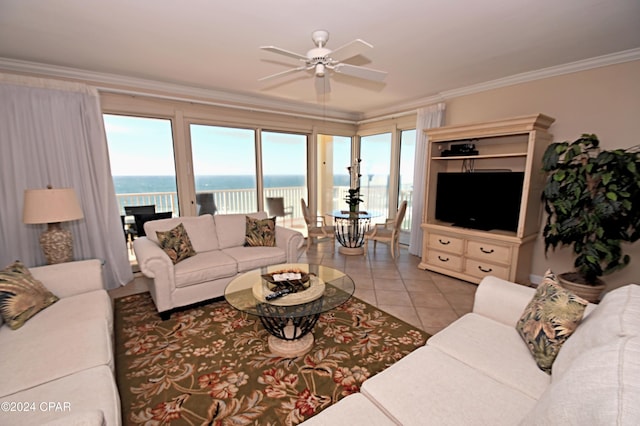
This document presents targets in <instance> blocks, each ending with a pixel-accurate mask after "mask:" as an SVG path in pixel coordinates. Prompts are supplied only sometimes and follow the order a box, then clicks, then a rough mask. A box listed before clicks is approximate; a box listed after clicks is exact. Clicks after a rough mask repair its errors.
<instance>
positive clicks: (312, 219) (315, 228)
mask: <svg viewBox="0 0 640 426" xmlns="http://www.w3.org/2000/svg"><path fill="white" fill-rule="evenodd" d="M300 203H301V204H302V215H303V216H304V221H305V223H306V224H307V248H306V250H305V252H306V251H308V250H309V247H311V240H312V239H313V238H316V239H317V241H318V242H319V241H320V239H321V238H326V239H329V240H330V241H331V246H332V250H333V251H335V249H336V244H335V242H336V233H335V228H334V227H333V226H331V225H327V224H326V222H325V219H324V216H316V215H312V214H311V212H310V211H309V208H308V207H307V203H306V202H305V201H304V198H301V199H300Z"/></svg>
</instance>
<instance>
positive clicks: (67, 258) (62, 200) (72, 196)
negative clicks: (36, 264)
mask: <svg viewBox="0 0 640 426" xmlns="http://www.w3.org/2000/svg"><path fill="white" fill-rule="evenodd" d="M83 217H84V215H83V214H82V209H81V208H80V203H79V202H78V198H77V197H76V192H75V191H74V189H73V188H55V189H54V188H51V185H49V186H47V189H26V190H25V191H24V209H23V211H22V221H23V222H24V223H26V224H40V223H47V224H48V226H47V230H46V231H44V232H43V233H42V235H41V236H40V246H41V247H42V251H43V252H44V256H45V258H46V260H47V264H49V265H50V264H53V263H62V262H71V261H72V260H73V239H72V237H71V231H70V230H68V229H64V228H62V227H61V225H60V223H61V222H68V221H71V220H78V219H82V218H83Z"/></svg>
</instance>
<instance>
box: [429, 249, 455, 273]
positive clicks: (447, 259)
mask: <svg viewBox="0 0 640 426" xmlns="http://www.w3.org/2000/svg"><path fill="white" fill-rule="evenodd" d="M427 263H429V264H431V265H434V266H439V267H441V268H447V269H450V270H452V271H462V257H460V256H455V255H452V254H451V253H445V252H442V251H437V250H429V252H428V253H427Z"/></svg>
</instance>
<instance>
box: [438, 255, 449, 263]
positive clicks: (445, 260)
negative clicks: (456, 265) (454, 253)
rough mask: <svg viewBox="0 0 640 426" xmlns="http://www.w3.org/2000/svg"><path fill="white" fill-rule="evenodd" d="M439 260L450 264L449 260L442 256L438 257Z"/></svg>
mask: <svg viewBox="0 0 640 426" xmlns="http://www.w3.org/2000/svg"><path fill="white" fill-rule="evenodd" d="M438 260H440V261H441V262H448V261H449V258H448V257H446V258H445V257H442V256H438Z"/></svg>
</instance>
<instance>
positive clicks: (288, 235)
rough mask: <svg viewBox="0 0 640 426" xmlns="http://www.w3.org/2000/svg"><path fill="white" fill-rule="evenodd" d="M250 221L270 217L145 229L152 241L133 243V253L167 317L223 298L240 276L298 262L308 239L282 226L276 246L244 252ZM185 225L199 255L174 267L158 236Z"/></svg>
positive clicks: (187, 220) (202, 219)
mask: <svg viewBox="0 0 640 426" xmlns="http://www.w3.org/2000/svg"><path fill="white" fill-rule="evenodd" d="M246 216H250V217H253V218H256V219H265V218H266V217H267V215H266V213H265V212H257V213H252V214H249V215H245V214H226V215H214V216H212V215H210V214H205V215H202V216H185V217H176V218H171V219H162V220H155V221H152V222H147V223H145V224H144V230H145V233H146V234H147V236H146V237H141V238H137V239H136V240H134V242H133V249H134V251H135V254H136V258H137V259H138V265H139V266H140V271H141V272H142V273H143V274H144V275H145V276H146V277H148V278H150V279H151V280H152V281H151V283H150V285H149V287H150V288H149V291H150V293H151V297H152V298H153V301H154V302H155V305H156V308H157V309H158V312H160V313H161V314H163V317H167V316H168V315H167V314H170V311H171V310H172V309H175V308H178V307H182V306H188V305H191V304H194V303H197V302H201V301H205V300H209V299H213V298H216V297H220V296H222V295H224V289H225V287H226V285H227V284H228V283H229V281H231V280H232V279H233V278H234V277H235V276H236V275H237V274H239V273H242V272H246V271H249V270H251V269H256V268H259V267H262V266H267V265H272V264H277V263H295V262H297V261H298V257H299V256H300V254H301V250H300V248H301V247H302V245H303V244H304V237H303V235H302V234H301V233H300V232H298V231H295V230H291V229H288V228H284V227H281V226H276V246H275V247H245V246H244V242H245V235H246ZM180 223H182V224H183V226H184V228H185V230H186V231H187V234H188V235H189V239H190V241H191V244H192V246H193V249H194V250H195V251H196V253H197V254H196V255H195V256H192V257H189V258H187V259H185V260H183V261H181V262H178V263H177V264H175V265H174V264H173V263H172V262H171V259H169V256H168V255H167V254H166V253H165V252H164V251H163V250H162V248H161V247H160V245H159V244H158V238H157V235H156V231H160V232H162V231H168V230H170V229H172V228H174V227H175V226H177V225H179V224H180Z"/></svg>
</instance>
